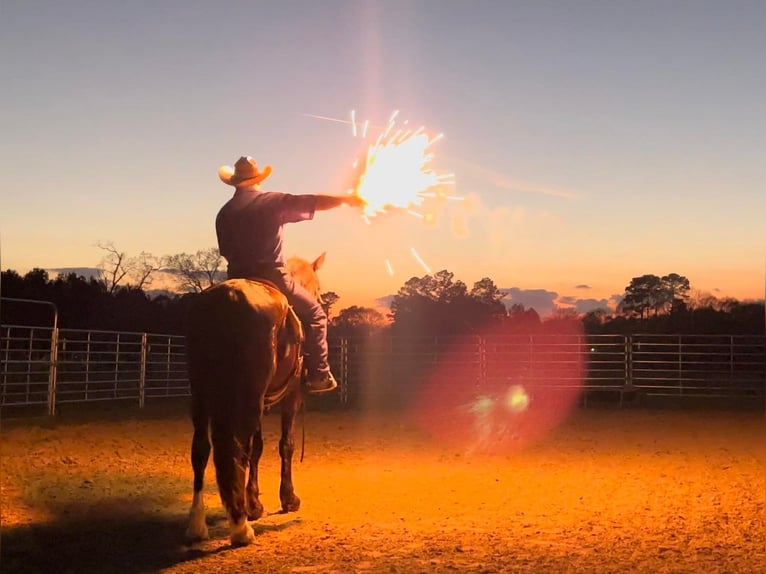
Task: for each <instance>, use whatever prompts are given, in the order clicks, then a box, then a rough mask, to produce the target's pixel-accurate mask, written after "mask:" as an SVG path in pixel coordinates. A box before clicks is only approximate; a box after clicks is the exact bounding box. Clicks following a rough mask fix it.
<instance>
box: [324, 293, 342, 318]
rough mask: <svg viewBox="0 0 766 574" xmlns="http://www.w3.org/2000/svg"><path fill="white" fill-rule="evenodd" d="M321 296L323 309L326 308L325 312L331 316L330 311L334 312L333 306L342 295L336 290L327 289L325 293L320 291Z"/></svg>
mask: <svg viewBox="0 0 766 574" xmlns="http://www.w3.org/2000/svg"><path fill="white" fill-rule="evenodd" d="M319 297H320V299H321V300H322V309H324V312H325V313H326V314H327V316H328V317H329V316H330V313H331V312H332V306H333V305H335V304H336V303H337V302H338V300H339V299H340V295H338V294H337V293H336V292H335V291H326V292H324V293H320V294H319Z"/></svg>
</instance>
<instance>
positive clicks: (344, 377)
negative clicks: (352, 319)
mask: <svg viewBox="0 0 766 574" xmlns="http://www.w3.org/2000/svg"><path fill="white" fill-rule="evenodd" d="M348 372H349V368H348V337H342V338H341V340H340V375H341V377H340V404H342V405H346V404H348Z"/></svg>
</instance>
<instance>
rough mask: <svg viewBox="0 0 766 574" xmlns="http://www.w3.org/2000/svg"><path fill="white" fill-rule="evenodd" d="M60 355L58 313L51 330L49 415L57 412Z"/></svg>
mask: <svg viewBox="0 0 766 574" xmlns="http://www.w3.org/2000/svg"><path fill="white" fill-rule="evenodd" d="M58 356H59V329H58V313H55V315H54V318H53V330H52V331H51V366H50V370H49V371H48V415H49V416H53V415H55V414H56V382H57V376H58Z"/></svg>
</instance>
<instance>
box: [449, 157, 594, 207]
mask: <svg viewBox="0 0 766 574" xmlns="http://www.w3.org/2000/svg"><path fill="white" fill-rule="evenodd" d="M455 163H459V164H461V165H462V166H463V167H464V168H468V170H469V171H473V172H474V174H475V175H476V176H477V177H479V178H481V179H483V180H485V181H487V182H489V183H490V184H491V185H493V186H495V187H498V188H500V189H508V190H511V191H518V192H522V193H537V194H543V195H552V196H554V197H560V198H561V199H568V200H575V199H579V198H580V194H579V193H578V192H576V191H573V190H570V189H563V188H560V187H552V186H548V185H541V184H539V183H531V182H528V181H523V180H520V179H516V178H511V177H508V176H507V175H505V174H503V173H500V172H499V171H495V170H493V169H490V168H487V167H484V166H482V165H479V164H477V163H474V162H470V161H466V160H464V159H457V160H455Z"/></svg>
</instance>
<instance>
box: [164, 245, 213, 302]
mask: <svg viewBox="0 0 766 574" xmlns="http://www.w3.org/2000/svg"><path fill="white" fill-rule="evenodd" d="M165 265H166V269H167V271H170V272H171V273H174V274H175V275H176V276H177V277H178V281H179V283H180V285H181V289H182V290H183V291H185V292H187V293H189V292H191V293H200V292H201V291H204V290H205V289H207V288H208V287H211V286H212V285H215V284H216V283H218V282H219V281H220V280H221V279H222V278H223V270H222V268H223V265H224V259H223V257H222V256H221V253H220V252H219V251H218V248H217V247H210V248H208V249H200V250H199V251H197V252H196V253H195V254H193V255H191V254H189V253H177V254H176V255H168V256H167V257H166V258H165Z"/></svg>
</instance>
